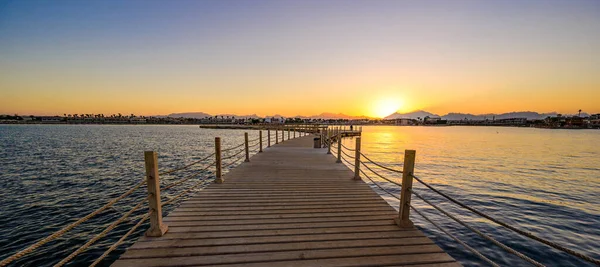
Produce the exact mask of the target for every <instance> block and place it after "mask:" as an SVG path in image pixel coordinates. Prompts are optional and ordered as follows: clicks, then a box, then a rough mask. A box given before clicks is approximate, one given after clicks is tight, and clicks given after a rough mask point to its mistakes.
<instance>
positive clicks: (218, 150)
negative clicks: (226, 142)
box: [215, 137, 224, 184]
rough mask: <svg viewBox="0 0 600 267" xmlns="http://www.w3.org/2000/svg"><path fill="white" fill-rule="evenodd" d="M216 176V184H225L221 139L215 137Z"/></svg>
mask: <svg viewBox="0 0 600 267" xmlns="http://www.w3.org/2000/svg"><path fill="white" fill-rule="evenodd" d="M215 176H216V178H215V183H217V184H222V183H223V182H224V181H223V177H222V175H221V137H215Z"/></svg>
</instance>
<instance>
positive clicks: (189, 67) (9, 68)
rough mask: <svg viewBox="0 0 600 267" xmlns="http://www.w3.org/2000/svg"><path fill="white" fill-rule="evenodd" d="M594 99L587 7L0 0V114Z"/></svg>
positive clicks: (389, 107) (598, 98) (496, 105)
mask: <svg viewBox="0 0 600 267" xmlns="http://www.w3.org/2000/svg"><path fill="white" fill-rule="evenodd" d="M599 103H600V1H598V0H590V1H576V0H561V1H551V0H549V1H542V0H531V1H526V0H525V1H524V0H519V1H511V0H498V1H458V0H452V1H447V0H444V1H408V0H406V1H403V0H397V1H373V0H370V1H332V0H328V1H282V0H277V1H254V0H252V1H248V0H246V1H223V0H219V1H201V0H193V1H150V0H140V1H134V0H126V1H121V0H119V1H106V0H103V1H92V0H85V1H81V0H76V1H60V0H58V1H25V0H21V1H16V0H15V1H8V2H7V1H2V0H0V114H14V113H18V114H40V115H42V114H45V115H55V114H60V115H62V114H63V113H105V114H111V113H118V112H121V113H124V114H129V113H135V114H141V115H156V114H169V113H173V112H190V111H202V112H207V113H211V114H217V113H236V114H252V113H257V114H259V115H272V114H276V113H277V114H282V115H284V116H294V115H314V114H319V113H321V112H334V113H338V112H341V113H346V114H350V115H369V116H383V115H387V114H386V113H392V112H393V111H394V110H396V109H398V110H400V111H402V112H407V111H411V110H416V109H425V110H427V111H430V112H434V113H438V114H445V113H447V112H466V113H475V114H478V113H491V112H495V113H501V112H510V111H524V110H532V111H538V112H550V111H557V112H560V113H571V114H573V113H576V112H577V110H579V109H582V110H583V111H584V112H588V113H600V104H599Z"/></svg>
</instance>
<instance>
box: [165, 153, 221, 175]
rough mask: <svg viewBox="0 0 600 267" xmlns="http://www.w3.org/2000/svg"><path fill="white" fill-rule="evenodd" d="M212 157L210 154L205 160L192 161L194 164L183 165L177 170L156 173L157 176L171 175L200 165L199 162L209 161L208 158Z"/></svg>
mask: <svg viewBox="0 0 600 267" xmlns="http://www.w3.org/2000/svg"><path fill="white" fill-rule="evenodd" d="M214 155H215V153H212V154H210V155H208V156H206V157H205V158H202V159H200V160H197V161H194V162H192V163H190V164H187V165H185V166H182V167H179V168H175V169H171V170H168V171H164V172H160V173H158V174H159V175H167V174H171V173H174V172H177V171H181V170H184V169H187V168H189V167H192V166H194V165H196V164H198V163H200V162H203V161H205V160H207V159H209V158H211V157H213V156H214Z"/></svg>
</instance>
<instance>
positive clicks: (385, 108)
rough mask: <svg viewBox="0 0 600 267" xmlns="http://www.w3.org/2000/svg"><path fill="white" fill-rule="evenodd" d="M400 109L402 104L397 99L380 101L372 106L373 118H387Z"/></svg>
mask: <svg viewBox="0 0 600 267" xmlns="http://www.w3.org/2000/svg"><path fill="white" fill-rule="evenodd" d="M401 107H402V102H401V101H400V100H399V99H391V98H386V99H380V100H378V101H376V102H375V103H374V104H373V106H372V114H373V116H375V117H379V118H383V117H385V116H388V115H390V114H392V113H394V112H396V111H398V110H399V109H400V108H401Z"/></svg>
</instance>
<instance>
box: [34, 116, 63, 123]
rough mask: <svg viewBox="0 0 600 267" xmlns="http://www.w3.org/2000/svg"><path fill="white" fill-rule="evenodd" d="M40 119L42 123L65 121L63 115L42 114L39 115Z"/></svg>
mask: <svg viewBox="0 0 600 267" xmlns="http://www.w3.org/2000/svg"><path fill="white" fill-rule="evenodd" d="M39 119H40V121H41V122H42V123H63V122H64V120H63V118H62V117H59V116H42V117H39Z"/></svg>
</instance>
